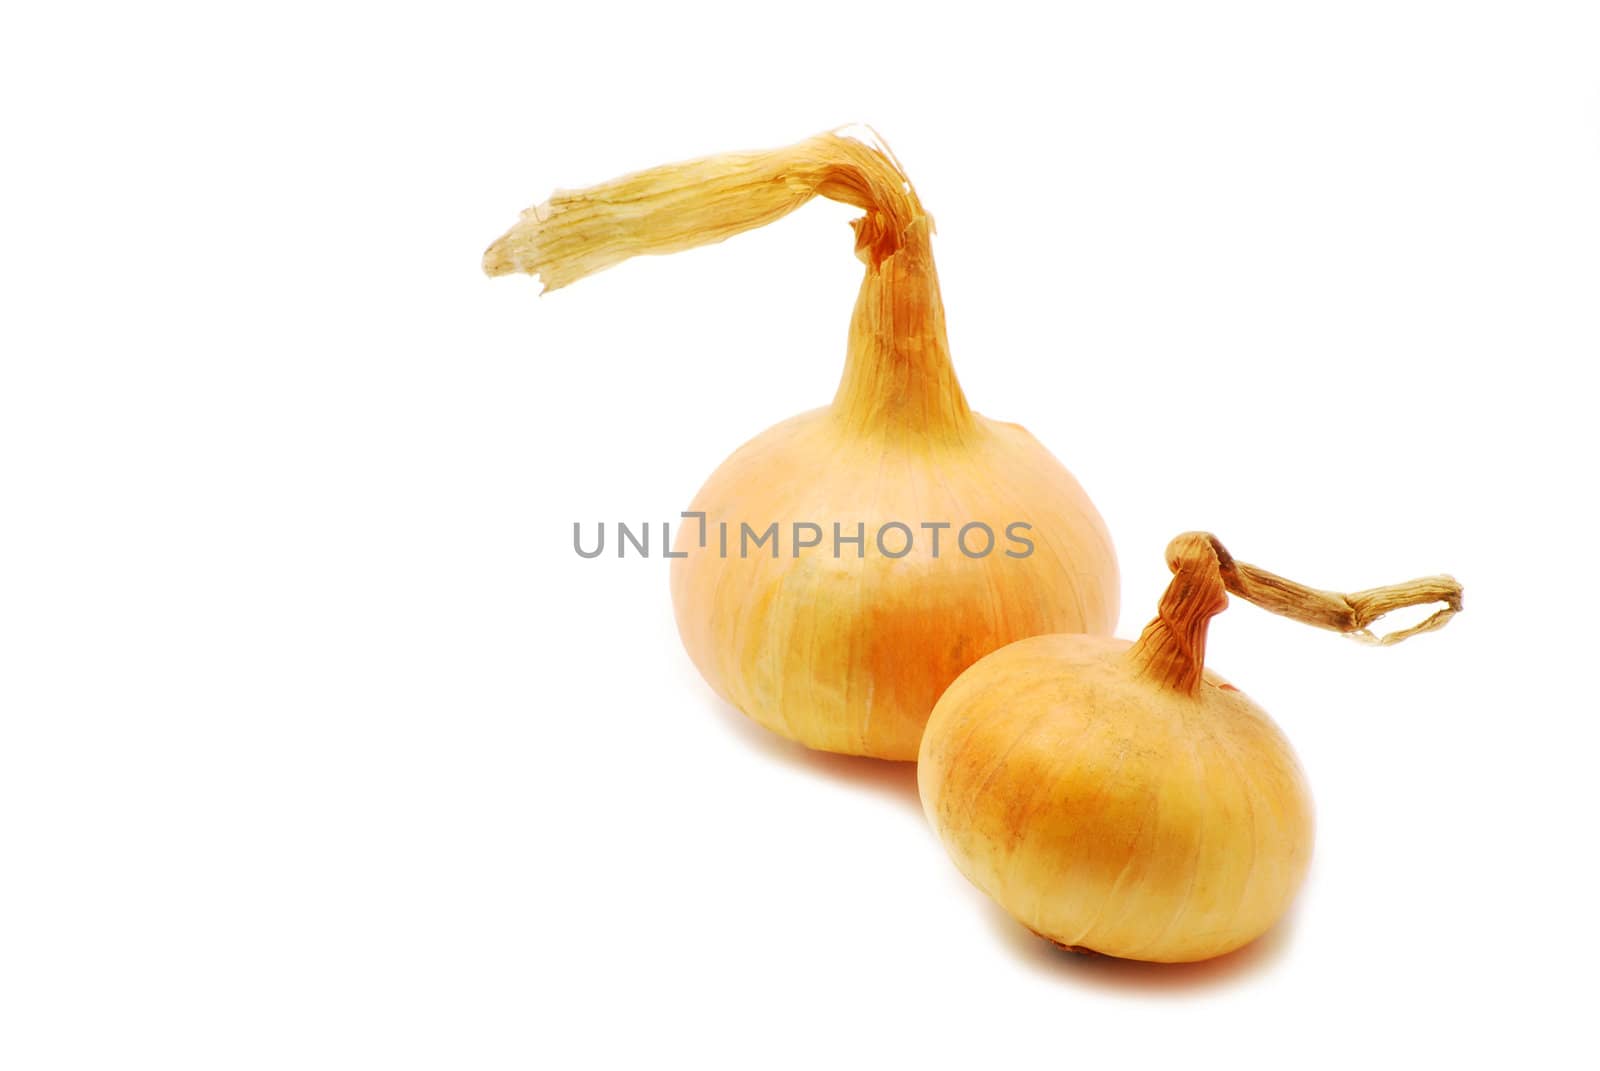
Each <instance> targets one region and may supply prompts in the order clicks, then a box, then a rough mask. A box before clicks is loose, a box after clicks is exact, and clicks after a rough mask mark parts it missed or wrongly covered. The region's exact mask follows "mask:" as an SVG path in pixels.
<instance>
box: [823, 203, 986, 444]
mask: <svg viewBox="0 0 1600 1071" xmlns="http://www.w3.org/2000/svg"><path fill="white" fill-rule="evenodd" d="M870 219H871V217H868V218H867V219H863V220H861V221H860V223H861V224H867V223H869V221H870ZM865 229H866V228H865V227H864V226H858V229H857V242H858V250H860V251H861V252H862V254H863V255H862V259H863V260H865V261H866V262H867V273H866V278H864V279H863V280H862V282H861V292H860V294H859V296H858V297H857V298H856V307H855V313H854V314H853V315H852V316H851V319H850V342H849V349H848V353H847V355H846V358H845V368H844V376H843V377H842V378H841V380H840V382H839V390H838V393H837V394H836V395H835V396H834V399H833V413H834V416H835V417H836V418H837V419H838V421H839V422H840V423H841V424H842V425H843V426H845V427H846V428H848V429H850V430H853V431H860V432H873V431H876V432H890V433H895V432H903V433H907V434H915V435H919V436H923V437H931V438H934V439H949V440H959V439H961V438H963V437H964V436H965V435H966V433H967V432H968V431H969V429H970V428H971V426H972V410H971V409H970V408H969V407H968V406H967V399H966V395H965V394H963V393H962V391H961V384H960V383H959V382H957V380H956V374H955V369H954V367H952V365H951V363H950V343H949V339H948V338H947V336H946V334H945V325H944V302H943V300H942V299H941V298H940V295H939V276H938V273H937V272H936V271H935V269H934V265H933V251H932V248H931V246H930V243H929V237H930V232H931V230H932V227H931V225H930V222H929V220H928V218H927V217H926V216H924V215H920V214H919V215H918V216H917V217H916V218H915V219H914V220H912V221H911V222H910V223H909V224H908V225H907V226H906V229H905V230H904V232H903V233H901V234H900V235H899V236H898V248H897V249H895V250H894V251H893V252H891V253H889V254H888V255H886V256H884V257H883V259H882V260H880V261H878V262H877V263H874V262H873V260H872V258H871V256H870V255H867V254H868V253H869V252H870V249H871V247H870V246H868V247H867V248H865V249H863V248H862V245H863V242H864V236H863V233H862V232H863V231H864V230H865Z"/></svg>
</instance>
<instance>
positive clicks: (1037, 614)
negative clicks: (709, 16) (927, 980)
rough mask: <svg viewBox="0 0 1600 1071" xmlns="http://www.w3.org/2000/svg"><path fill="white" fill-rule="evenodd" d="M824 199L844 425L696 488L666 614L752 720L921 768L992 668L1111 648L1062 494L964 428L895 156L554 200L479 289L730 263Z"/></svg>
mask: <svg viewBox="0 0 1600 1071" xmlns="http://www.w3.org/2000/svg"><path fill="white" fill-rule="evenodd" d="M819 194H820V195H822V196H824V197H829V198H832V199H834V200H838V201H844V202H846V203H848V204H851V205H855V206H857V207H859V208H861V209H863V210H864V211H865V215H863V216H862V217H861V218H860V219H858V220H856V221H855V223H854V228H855V237H856V241H855V248H856V253H857V255H858V256H859V257H860V258H861V260H862V261H863V262H865V264H866V276H865V278H864V280H863V281H862V284H861V292H860V296H859V298H858V299H857V302H856V308H855V315H854V316H853V318H852V319H851V322H850V332H849V340H848V346H847V351H846V358H845V370H844V377H843V380H842V381H841V383H840V385H839V390H838V393H837V395H836V396H835V397H834V400H833V404H832V405H831V406H827V407H825V408H821V409H813V410H811V411H809V412H805V413H802V414H800V415H799V416H796V417H794V418H793V419H791V420H788V421H785V422H783V423H781V424H779V425H777V426H776V427H773V428H771V429H769V430H767V431H765V432H763V433H762V434H760V435H758V436H757V437H756V438H754V439H752V440H751V441H750V442H748V443H746V444H745V445H744V446H742V447H741V448H739V449H738V450H737V451H735V452H734V454H733V455H732V456H731V457H730V458H729V459H728V460H727V461H726V462H725V463H724V464H723V465H722V467H721V468H719V469H718V470H717V471H716V472H715V473H713V474H712V476H711V478H710V479H709V480H707V481H706V484H705V486H704V487H703V488H702V489H701V491H700V493H699V495H697V496H696V498H695V500H694V503H693V505H692V506H691V507H690V509H691V511H694V512H698V513H702V514H704V526H703V528H702V526H701V525H700V524H699V523H698V522H691V523H690V524H689V525H687V526H686V527H684V528H682V529H680V531H679V535H678V540H677V544H676V550H677V551H678V552H680V553H683V554H685V555H686V557H683V558H680V559H678V560H675V561H674V562H673V563H672V596H673V604H674V606H675V608H676V612H677V619H678V628H679V631H680V633H681V635H682V637H683V642H684V646H685V647H686V648H687V649H688V651H689V655H690V657H691V658H692V659H693V660H694V663H695V665H696V666H697V667H699V669H700V672H701V674H702V675H703V676H704V677H705V679H706V680H707V681H708V682H709V683H710V685H711V686H712V687H713V688H714V689H715V690H716V691H717V692H718V694H720V695H721V696H723V698H725V699H726V700H727V701H728V702H730V703H732V704H733V705H734V706H736V707H738V708H739V709H740V710H742V711H743V712H744V713H746V714H747V715H749V716H750V717H751V718H754V719H755V720H756V721H758V722H760V723H761V724H762V725H765V726H766V727H767V728H769V729H771V730H773V731H774V732H777V733H781V734H783V735H784V736H787V737H790V738H792V739H795V740H798V741H800V742H802V743H804V744H806V745H808V746H810V747H814V748H821V749H824V750H828V751H839V752H847V753H852V754H860V755H873V756H878V757H881V758H889V759H914V758H915V757H916V754H917V745H918V742H919V740H920V738H921V735H922V728H923V725H924V723H925V722H926V721H927V718H928V714H929V712H930V711H931V710H932V709H933V705H934V702H935V701H936V700H937V699H938V697H939V695H940V693H941V692H943V691H944V689H945V688H946V686H947V685H949V684H950V682H951V681H953V680H954V679H955V678H956V676H957V675H958V674H959V673H961V671H962V670H964V669H966V668H967V667H968V666H969V665H971V664H972V663H973V662H975V661H976V660H977V659H979V658H981V657H982V656H983V655H985V654H988V653H989V652H990V651H993V650H995V649H996V648H998V647H1001V646H1003V645H1005V644H1007V643H1009V642H1011V641H1012V640H1016V639H1020V638H1022V637H1024V636H1032V635H1036V634H1039V633H1045V632H1088V633H1102V634H1103V633H1109V632H1110V630H1111V629H1112V628H1113V627H1114V625H1115V623H1116V618H1117V571H1116V563H1115V558H1114V556H1113V553H1112V548H1111V541H1110V539H1109V537H1108V536H1107V533H1106V529H1105V526H1104V525H1103V524H1102V523H1101V520H1100V517H1099V515H1098V514H1097V513H1096V511H1095V509H1094V506H1093V505H1092V504H1091V503H1090V502H1089V499H1088V497H1087V496H1086V495H1085V494H1084V493H1083V491H1082V489H1081V488H1080V487H1079V486H1078V483H1077V481H1076V480H1074V479H1073V478H1072V476H1071V475H1070V474H1069V473H1068V472H1067V470H1066V469H1064V468H1063V467H1062V466H1061V464H1060V463H1059V462H1058V461H1056V459H1055V458H1054V457H1052V456H1051V455H1050V453H1049V452H1048V451H1047V450H1045V448H1044V447H1043V446H1041V445H1040V444H1039V442H1038V441H1037V440H1035V439H1034V437H1033V436H1032V435H1030V434H1028V432H1027V431H1025V430H1024V429H1023V428H1021V427H1020V426H1018V425H1015V424H1006V423H1001V422H999V421H993V420H989V419H986V418H985V417H982V416H980V415H978V414H977V413H974V412H973V411H972V410H971V409H969V408H968V406H967V400H966V398H965V396H964V395H963V394H962V391H961V388H960V386H959V385H958V384H957V382H956V377H955V372H954V370H953V369H952V368H951V364H950V354H949V349H948V344H947V341H946V337H945V324H944V307H943V304H942V302H941V300H940V296H939V283H938V276H937V274H936V272H935V270H934V264H933V252H932V248H931V245H930V236H931V234H932V230H933V225H932V221H931V220H930V219H929V218H928V216H927V214H926V213H925V212H924V211H923V208H922V204H921V202H920V201H919V200H918V199H917V195H916V192H915V191H914V190H913V189H912V187H911V185H910V183H909V182H908V181H907V180H906V177H905V175H904V174H903V173H902V172H901V170H900V168H899V166H898V165H897V164H896V163H895V162H894V160H893V158H892V157H891V156H890V155H889V154H888V152H887V151H886V150H884V149H883V148H882V147H881V146H879V145H877V144H869V143H866V142H863V141H860V140H857V139H854V138H850V137H844V136H840V135H836V134H825V135H822V136H820V137H815V138H812V139H810V140H808V141H804V142H801V143H799V144H797V145H793V146H790V147H788V148H784V149H778V150H775V151H771V152H755V153H737V154H729V155H722V156H712V157H708V158H705V159H700V160H693V161H689V162H687V163H681V164H673V165H668V166H665V167H659V168H655V169H653V170H649V171H644V172H640V173H638V174H635V175H630V176H628V177H625V178H621V179H617V180H615V181H613V182H608V183H604V184H602V185H600V186H596V187H593V188H591V189H586V190H576V191H561V192H558V193H556V194H555V195H553V196H552V197H551V198H550V200H549V201H547V202H545V203H543V204H540V205H538V206H536V207H535V208H532V209H529V210H528V211H527V212H526V213H524V214H523V217H522V220H521V222H520V223H518V224H517V225H516V226H515V227H513V228H512V229H511V231H510V232H509V233H508V234H506V235H505V236H504V237H503V238H501V239H500V240H499V241H497V242H496V243H495V244H494V245H493V246H492V247H491V248H490V249H489V251H488V253H487V254H486V255H485V258H484V266H485V270H487V271H488V272H489V273H490V274H491V275H500V274H506V273H509V272H515V271H524V272H528V273H530V274H538V275H540V276H541V277H542V278H543V280H544V283H545V288H546V289H547V290H550V289H555V288H557V287H561V286H565V285H566V284H568V283H571V282H573V281H575V280H577V279H580V278H582V277H584V276H585V275H589V274H592V273H593V272H596V271H599V270H601V269H602V268H605V267H608V266H610V265H612V264H615V263H617V262H619V261H622V260H625V259H627V258H628V257H632V256H637V255H640V254H646V253H670V252H675V251H678V250H682V249H688V248H690V247H692V246H697V245H702V244H705V243H708V242H716V241H720V240H722V239H724V238H727V237H729V236H731V235H733V234H736V233H738V232H740V231H743V230H748V229H750V228H752V227H757V226H760V225H762V224H765V223H770V222H772V221H773V220H775V219H778V218H779V217H781V216H783V215H785V214H787V213H788V212H791V211H793V210H794V209H795V208H798V207H799V206H800V205H802V204H804V203H805V202H806V201H808V200H809V199H810V198H812V197H813V196H816V195H819ZM795 312H796V315H802V314H803V310H802V308H800V307H799V306H798V302H797V308H796V310H795ZM774 330H775V331H781V330H782V325H774ZM774 524H775V525H776V526H777V536H778V539H777V541H776V542H775V543H771V544H768V543H762V544H760V545H758V546H757V548H756V550H755V552H754V553H751V552H750V551H749V548H748V543H747V540H745V539H742V538H741V537H742V535H743V528H744V526H749V528H750V529H751V530H752V532H753V533H756V534H758V535H765V534H766V533H767V532H768V530H769V527H770V526H772V525H774ZM941 524H942V525H946V526H948V527H945V528H942V529H941V528H938V527H936V526H938V525H941ZM796 525H815V526H817V529H819V532H818V533H817V534H819V535H820V536H821V543H820V544H818V545H816V546H813V547H809V548H802V547H800V546H798V545H797V544H799V543H803V542H807V541H809V540H810V539H811V538H812V537H813V532H812V529H810V528H800V529H797V528H796V527H795V526H796ZM896 526H903V527H896ZM929 526H934V527H929ZM723 532H729V533H732V538H733V544H732V546H731V547H729V549H728V550H727V551H726V552H724V550H723V544H722V536H721V534H722V533H723ZM985 533H987V535H986V534H985ZM705 534H709V538H705V539H704V540H703V541H702V536H703V535H705ZM836 535H842V536H843V537H844V539H845V542H844V543H843V544H839V543H838V542H837V541H836V539H835V536H836ZM858 535H860V537H861V541H860V542H859V543H857V542H855V537H857V536H858ZM880 537H882V538H881V539H880ZM908 537H909V549H907V544H908ZM935 540H938V541H939V542H938V545H937V547H936V546H935ZM985 548H986V549H985ZM902 550H905V551H906V552H905V553H904V554H903V555H902V554H901V552H902ZM980 550H982V551H984V553H981V554H979V553H976V552H978V551H980Z"/></svg>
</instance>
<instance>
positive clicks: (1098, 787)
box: [918, 635, 1313, 963]
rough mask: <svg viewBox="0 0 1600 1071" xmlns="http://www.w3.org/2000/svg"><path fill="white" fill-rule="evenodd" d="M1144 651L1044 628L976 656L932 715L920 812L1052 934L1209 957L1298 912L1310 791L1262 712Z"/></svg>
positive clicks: (1018, 915) (997, 893)
mask: <svg viewBox="0 0 1600 1071" xmlns="http://www.w3.org/2000/svg"><path fill="white" fill-rule="evenodd" d="M1133 647H1134V645H1133V644H1131V643H1129V642H1128V641H1126V640H1120V639H1111V638H1106V637H1099V636H1071V635H1049V636H1037V637H1034V638H1032V639H1026V640H1022V641H1020V642H1018V643H1013V644H1011V645H1010V646H1008V647H1005V648H1003V649H1001V650H999V651H996V652H994V653H993V654H991V655H989V656H987V657H986V658H984V659H982V660H980V661H979V662H978V663H977V664H976V665H974V666H973V667H972V668H971V669H969V670H967V672H965V673H963V674H962V675H961V677H960V678H959V679H958V680H957V681H956V682H955V683H954V684H953V685H952V686H951V687H950V689H949V691H947V692H946V693H945V694H944V696H943V697H942V698H941V699H940V700H939V703H938V705H937V706H936V707H935V708H934V711H933V715H932V717H931V718H930V719H929V722H928V727H927V732H926V733H925V735H924V736H923V740H922V747H921V754H920V758H919V764H918V783H919V789H920V792H921V796H922V805H923V808H924V810H925V811H926V813H927V816H928V820H929V821H930V822H932V824H933V826H934V828H935V829H936V830H937V831H938V834H939V837H940V839H941V840H942V841H943V843H944V846H945V848H946V850H947V851H948V852H949V853H950V857H951V858H952V859H953V860H954V861H955V863H956V866H957V867H958V868H959V869H960V870H961V872H962V873H963V874H965V875H966V876H967V878H968V879H969V880H970V881H971V882H972V883H973V884H974V885H976V886H977V887H978V888H980V889H982V890H983V891H984V892H985V893H987V894H988V895H989V896H990V897H992V898H993V899H994V900H995V902H996V903H998V904H999V905H1000V906H1001V907H1002V908H1004V909H1005V910H1006V911H1007V912H1008V913H1009V914H1010V915H1012V917H1014V918H1015V919H1017V920H1018V921H1019V922H1021V923H1022V924H1023V925H1025V926H1027V927H1028V928H1029V929H1031V930H1033V931H1034V932H1035V933H1037V934H1039V935H1040V936H1043V937H1046V938H1048V939H1050V940H1052V941H1055V942H1056V943H1058V944H1061V945H1063V946H1067V947H1071V948H1075V949H1080V950H1090V951H1094V952H1100V953H1103V954H1105V955H1110V956H1119V957H1124V958H1128V959H1140V960H1150V961H1155V962H1167V963H1181V962H1189V961H1194V960H1202V959H1209V958H1211V957H1213V956H1219V955H1222V954H1223V953H1226V952H1230V951H1233V950H1234V949H1236V948H1239V947H1241V946H1243V945H1245V944H1247V943H1248V942H1250V941H1252V940H1254V939H1255V938H1256V937H1258V936H1260V935H1261V934H1262V933H1264V932H1265V931H1266V930H1267V929H1268V928H1270V927H1271V926H1272V925H1273V923H1274V922H1276V921H1277V920H1278V919H1279V918H1280V917H1281V916H1282V915H1283V913H1284V911H1285V910H1286V909H1287V908H1288V906H1289V904H1290V902H1291V901H1292V900H1293V898H1294V895H1295V892H1296V891H1297V890H1298V889H1299V887H1300V884H1301V882H1302V881H1303V880H1304V878H1305V874H1306V869H1307V866H1308V865H1309V863H1310V860H1311V848H1312V840H1313V819H1312V807H1311V797H1310V793H1309V791H1308V790H1307V787H1306V782H1305V777H1304V775H1303V773H1302V772H1301V769H1300V766H1299V763H1298V762H1297V761H1296V759H1295V756H1294V753H1293V751H1292V750H1291V749H1290V747H1289V743H1288V741H1287V740H1285V739H1284V736H1283V734H1282V733H1281V732H1279V730H1278V728H1277V726H1276V725H1274V724H1273V722H1272V720H1271V718H1269V717H1268V716H1267V714H1266V712H1265V711H1263V710H1262V709H1261V708H1260V707H1258V706H1257V705H1256V704H1255V703H1253V702H1251V701H1250V699H1249V698H1248V697H1246V696H1245V695H1244V694H1243V693H1242V692H1240V691H1238V690H1237V689H1235V688H1234V687H1233V686H1232V685H1230V684H1228V683H1227V682H1226V681H1225V680H1223V679H1222V678H1221V677H1219V676H1217V675H1216V674H1214V673H1211V672H1210V671H1206V672H1204V674H1203V676H1202V678H1201V680H1200V681H1199V684H1198V687H1196V688H1195V690H1194V693H1193V694H1192V695H1187V694H1180V693H1179V692H1176V691H1174V690H1173V689H1171V688H1169V687H1167V686H1165V685H1164V684H1163V683H1162V682H1161V681H1159V680H1156V679H1153V678H1151V677H1149V676H1147V675H1146V674H1143V673H1141V672H1139V671H1138V667H1137V666H1136V664H1135V661H1134V659H1133V658H1132V656H1131V652H1132V649H1133Z"/></svg>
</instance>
